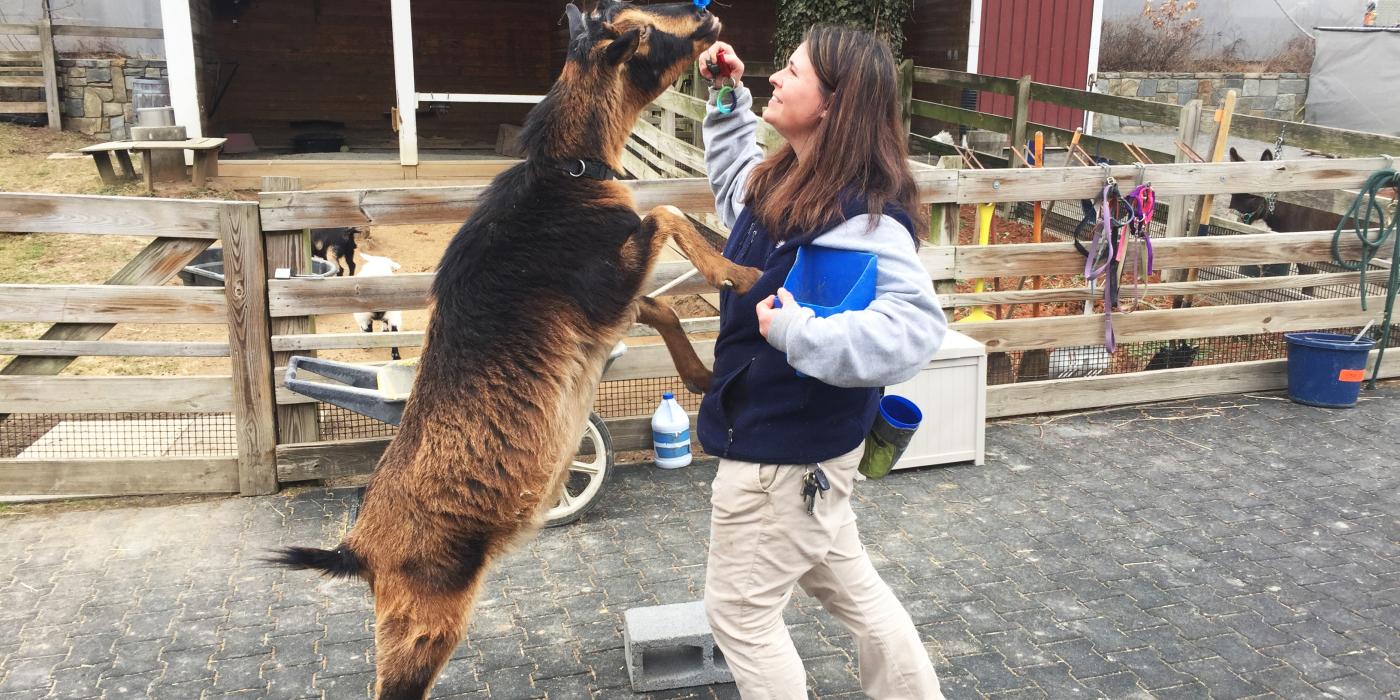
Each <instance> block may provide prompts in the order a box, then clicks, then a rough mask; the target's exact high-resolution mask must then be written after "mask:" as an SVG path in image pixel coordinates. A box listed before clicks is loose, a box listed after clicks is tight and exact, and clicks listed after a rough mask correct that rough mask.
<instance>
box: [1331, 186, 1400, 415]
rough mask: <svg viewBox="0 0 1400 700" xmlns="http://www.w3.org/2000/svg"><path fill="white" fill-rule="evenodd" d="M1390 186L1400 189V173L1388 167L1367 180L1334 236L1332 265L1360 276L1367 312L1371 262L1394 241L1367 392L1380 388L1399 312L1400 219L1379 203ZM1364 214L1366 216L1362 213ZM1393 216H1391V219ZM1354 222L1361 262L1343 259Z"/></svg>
mask: <svg viewBox="0 0 1400 700" xmlns="http://www.w3.org/2000/svg"><path fill="white" fill-rule="evenodd" d="M1388 187H1400V173H1397V172H1396V171H1394V170H1391V169H1389V168H1385V169H1382V170H1377V171H1376V172H1374V173H1372V174H1371V177H1369V178H1366V184H1365V185H1364V186H1363V187H1362V188H1361V192H1359V193H1358V194H1357V195H1356V199H1355V200H1353V201H1352V203H1351V207H1350V208H1348V209H1347V213H1346V215H1345V216H1343V217H1342V220H1341V221H1340V222H1338V223H1337V230H1336V231H1335V232H1334V233H1333V234H1332V262H1335V263H1337V264H1338V265H1341V266H1342V268H1343V269H1346V270H1352V271H1354V272H1359V273H1360V282H1361V310H1362V311H1365V310H1366V296H1367V295H1366V270H1367V269H1368V268H1369V267H1370V266H1371V259H1372V258H1374V257H1375V256H1376V253H1378V252H1380V250H1381V246H1382V245H1384V244H1385V241H1386V239H1387V238H1389V239H1391V241H1392V245H1391V254H1390V276H1389V279H1388V281H1387V283H1386V288H1385V320H1384V321H1383V325H1382V326H1381V337H1380V341H1379V342H1378V343H1377V347H1378V348H1379V349H1380V352H1379V354H1377V356H1376V367H1375V369H1373V370H1371V381H1370V382H1369V383H1367V385H1366V388H1367V389H1374V388H1376V378H1377V377H1378V376H1379V375H1380V372H1381V360H1382V359H1383V358H1384V357H1385V348H1386V346H1387V345H1388V344H1389V343H1390V321H1391V315H1392V314H1393V312H1394V311H1395V296H1396V293H1397V291H1400V232H1397V230H1396V229H1397V228H1400V225H1397V217H1396V216H1395V215H1394V213H1393V212H1388V211H1386V208H1385V207H1384V206H1382V205H1381V204H1380V202H1378V201H1377V200H1378V199H1379V198H1380V194H1379V193H1380V191H1381V190H1383V189H1386V188H1388ZM1362 211H1364V212H1365V213H1364V214H1363V215H1360V216H1358V213H1360V212H1362ZM1387 214H1390V216H1387ZM1373 219H1374V221H1376V222H1379V224H1378V225H1377V226H1376V228H1375V231H1374V232H1373V231H1372V222H1373ZM1348 223H1350V225H1351V231H1352V233H1354V234H1355V235H1356V238H1357V240H1359V241H1360V242H1361V258H1360V259H1359V260H1355V261H1351V260H1343V259H1342V251H1341V244H1342V229H1344V228H1346V227H1347V224H1348Z"/></svg>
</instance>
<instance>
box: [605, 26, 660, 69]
mask: <svg viewBox="0 0 1400 700" xmlns="http://www.w3.org/2000/svg"><path fill="white" fill-rule="evenodd" d="M646 29H650V27H645V28H643V27H638V28H637V29H630V30H628V31H627V32H626V33H624V34H623V35H622V36H620V37H618V38H616V39H614V40H613V43H611V44H608V64H610V65H614V66H616V65H619V64H621V63H624V62H626V61H627V60H628V59H630V58H632V55H633V54H635V53H637V47H638V46H640V45H641V43H642V39H643V38H644V35H645V34H647V33H648V32H646V31H645V30H646Z"/></svg>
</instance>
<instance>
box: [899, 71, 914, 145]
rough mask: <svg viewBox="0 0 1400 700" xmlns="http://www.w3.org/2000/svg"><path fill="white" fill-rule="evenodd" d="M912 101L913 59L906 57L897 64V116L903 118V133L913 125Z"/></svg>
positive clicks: (907, 131) (908, 130)
mask: <svg viewBox="0 0 1400 700" xmlns="http://www.w3.org/2000/svg"><path fill="white" fill-rule="evenodd" d="M913 103H914V59H912V58H906V59H904V60H903V61H902V62H901V63H900V64H899V116H900V117H901V118H902V119H903V120H904V133H906V134H907V133H909V132H910V131H911V130H912V129H913V127H912V126H911V123H912V121H913V116H914V114H913V111H912V108H913Z"/></svg>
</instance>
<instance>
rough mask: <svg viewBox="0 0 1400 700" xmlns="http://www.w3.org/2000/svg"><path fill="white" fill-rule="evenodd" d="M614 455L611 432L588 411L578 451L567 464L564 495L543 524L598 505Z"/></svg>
mask: <svg viewBox="0 0 1400 700" xmlns="http://www.w3.org/2000/svg"><path fill="white" fill-rule="evenodd" d="M614 458H615V456H614V454H613V446H612V435H611V434H609V433H608V425H607V423H604V422H603V418H602V416H599V415H598V414H596V413H589V414H588V421H587V422H585V423H584V424H583V439H582V440H581V441H580V442H579V448H578V453H577V454H575V455H574V459H573V461H571V462H570V463H569V475H568V477H567V479H565V481H564V494H563V496H562V497H561V498H560V499H559V502H558V503H556V504H555V505H554V507H553V508H550V509H549V512H548V513H546V514H545V523H544V526H545V527H558V526H559V525H567V524H569V523H572V522H574V521H576V520H578V519H579V518H582V517H583V516H584V514H585V513H587V512H588V511H590V510H593V507H594V506H596V505H598V500H599V496H601V495H602V493H603V487H604V486H606V485H607V483H608V479H610V478H612V473H613V465H614Z"/></svg>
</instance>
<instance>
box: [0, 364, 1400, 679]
mask: <svg viewBox="0 0 1400 700" xmlns="http://www.w3.org/2000/svg"><path fill="white" fill-rule="evenodd" d="M1397 409H1400V390H1397V389H1394V388H1389V389H1382V390H1381V391H1379V392H1376V393H1373V394H1368V397H1367V399H1366V400H1365V401H1363V403H1362V404H1361V406H1360V407H1359V408H1357V409H1355V410H1350V411H1327V410H1322V409H1312V408H1306V407H1303V406H1298V405H1295V404H1292V403H1288V402H1286V401H1284V400H1282V399H1281V398H1280V397H1279V396H1277V395H1267V396H1231V397H1221V398H1215V399H1208V400H1200V401H1192V402H1184V403H1178V404H1170V405H1158V406H1153V407H1148V408H1141V409H1126V410H1120V411H1112V412H1104V413H1095V414H1088V415H1079V416H1067V417H1061V418H1056V419H1051V420H1046V419H1039V420H1024V421H1019V422H1015V423H1001V424H997V425H995V426H993V427H991V428H990V429H989V431H988V435H987V445H988V460H987V464H986V466H983V467H972V466H955V467H947V468H937V469H926V470H919V471H913V472H897V473H895V474H893V475H891V476H890V477H888V478H887V479H885V480H883V481H881V482H877V483H869V482H867V483H863V484H860V485H859V487H858V490H857V499H858V503H857V505H856V507H857V509H858V511H859V515H860V519H861V520H860V522H861V528H862V531H863V535H864V537H865V540H866V542H867V546H868V548H869V550H870V552H871V555H872V556H873V558H874V560H875V562H876V564H877V566H878V567H879V569H880V572H881V574H882V575H883V576H884V577H885V580H886V581H888V582H889V584H890V585H891V586H893V587H894V588H895V590H896V591H897V592H898V594H899V595H900V597H901V598H902V599H903V600H904V602H905V604H906V606H907V607H908V609H909V611H910V613H911V614H912V615H913V617H914V620H915V622H916V623H917V624H918V626H919V630H920V632H921V633H922V635H923V638H924V641H925V646H926V648H927V650H928V652H929V654H930V655H931V656H932V657H933V659H934V661H935V664H936V666H937V668H938V672H939V674H940V675H941V677H942V679H943V683H944V689H945V692H946V693H947V695H948V697H950V698H1045V697H1049V698H1098V697H1108V698H1115V699H1117V698H1149V697H1156V698H1253V697H1280V698H1288V699H1290V700H1291V699H1294V698H1314V697H1317V698H1326V697H1333V698H1383V697H1397V696H1396V695H1395V692H1396V689H1397V688H1400V668H1397V663H1400V495H1397V494H1400V489H1397V486H1400V469H1397V459H1396V452H1397V449H1396V447H1397V442H1398V441H1400V440H1398V439H1397V432H1396V430H1397V428H1400V411H1398V410H1397ZM713 472H714V465H713V464H712V463H710V464H696V465H693V466H692V467H690V468H688V469H683V470H678V471H674V472H667V471H661V470H656V469H652V468H648V467H635V468H627V469H624V470H622V471H621V472H620V473H619V474H618V478H617V479H616V481H614V482H613V483H612V484H611V485H610V487H609V490H608V492H607V494H606V495H605V497H604V501H603V502H602V503H601V505H600V506H599V507H598V508H597V510H595V511H594V512H593V513H592V514H590V515H589V516H588V517H587V518H586V519H585V520H584V521H582V522H581V523H578V524H575V525H573V526H569V527H565V528H561V529H556V530H550V531H546V532H544V533H542V534H541V535H540V536H539V537H538V538H537V539H535V540H534V541H532V542H531V543H529V544H528V545H527V546H525V547H523V548H521V549H520V550H519V551H518V552H516V553H515V554H514V555H513V556H511V557H510V558H509V559H508V560H506V561H505V562H504V564H503V565H502V566H500V567H498V568H496V569H495V570H494V571H493V572H492V575H491V577H490V581H489V583H488V585H487V586H486V589H485V592H484V594H483V596H482V599H481V602H480V605H479V607H478V609H477V613H476V617H475V619H474V620H473V622H472V625H471V629H470V634H469V638H468V640H467V641H466V642H465V643H463V644H462V645H461V647H460V648H459V649H458V651H457V654H456V657H455V658H454V660H453V661H452V663H451V664H450V665H449V666H448V668H447V670H446V672H445V673H444V674H443V676H442V679H441V681H440V682H439V684H438V686H437V689H436V694H435V697H443V698H492V699H493V700H510V699H513V698H588V697H597V698H628V697H634V696H633V695H632V694H631V691H630V688H629V687H628V681H627V673H626V670H625V668H624V663H623V653H622V635H621V632H620V625H621V621H622V614H623V611H624V610H626V609H628V608H631V607H635V606H644V605H655V604H662V603H676V602H683V601H689V600H695V599H697V598H699V597H700V595H701V590H702V587H703V585H704V578H705V567H704V561H705V547H706V541H707V533H708V519H709V511H708V499H709V481H710V479H711V478H712V476H713ZM347 505H348V504H347V502H346V500H345V496H344V492H343V491H336V490H327V489H309V490H301V491H297V492H290V493H284V494H282V495H279V496H273V497H267V498H254V499H238V498H231V499H227V500H212V501H204V502H198V503H188V504H180V505H169V506H161V507H121V508H111V509H105V510H97V511H83V512H45V513H23V512H21V513H18V514H16V513H15V511H13V510H12V511H11V512H10V513H9V514H8V515H0V700H17V699H19V698H26V699H27V698H97V697H101V698H123V697H157V698H207V697H224V696H237V697H247V698H263V697H267V698H361V697H366V696H367V694H368V689H369V687H370V685H371V682H372V679H373V664H372V631H371V627H370V624H369V620H370V611H371V603H370V600H369V598H368V596H367V594H366V591H365V588H364V586H363V585H359V584H356V583H354V582H327V581H322V580H319V579H317V578H315V577H313V576H311V575H309V574H307V573H304V572H285V571H281V570H277V569H270V568H264V567H263V566H260V565H259V564H258V558H259V557H260V556H262V555H263V554H264V553H265V552H266V551H267V550H268V549H269V548H271V547H274V546H278V545H284V544H292V543H296V544H321V545H329V544H331V543H334V542H336V541H337V540H338V539H339V538H340V535H341V534H342V533H343V531H344V528H345V526H346V519H347V512H348V508H347ZM787 618H788V622H789V624H790V625H791V629H792V635H793V637H794V639H795V640H796V642H797V645H798V649H799V650H800V651H801V653H802V656H803V658H804V660H805V662H806V665H807V669H808V673H809V676H810V681H809V682H810V685H811V688H812V692H813V694H814V696H816V697H820V698H858V697H862V695H861V693H860V685H859V682H858V680H857V677H856V673H855V668H856V652H855V645H854V643H853V642H852V639H851V637H850V635H848V634H847V633H846V631H845V630H844V629H843V628H842V627H841V626H840V624H839V623H837V622H836V621H835V620H834V619H833V618H832V617H830V616H829V615H827V614H826V613H825V612H823V611H822V610H820V608H819V607H817V606H816V605H815V604H814V601H812V600H811V599H810V598H805V597H803V596H801V595H800V594H799V595H798V596H797V597H796V598H795V599H794V604H793V605H792V606H791V608H790V609H789V611H788V615H787ZM649 697H652V698H691V697H694V698H734V697H737V693H736V692H735V691H734V688H733V686H732V685H730V686H715V687H706V688H699V689H687V690H683V691H678V692H670V693H655V694H652V695H650V696H649Z"/></svg>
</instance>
